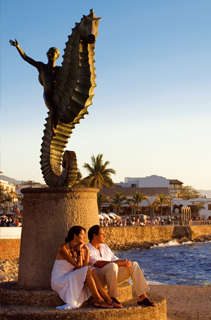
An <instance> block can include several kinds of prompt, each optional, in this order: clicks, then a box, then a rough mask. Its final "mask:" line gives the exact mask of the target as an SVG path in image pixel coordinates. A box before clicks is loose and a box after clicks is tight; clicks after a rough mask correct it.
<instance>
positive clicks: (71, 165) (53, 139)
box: [10, 10, 101, 187]
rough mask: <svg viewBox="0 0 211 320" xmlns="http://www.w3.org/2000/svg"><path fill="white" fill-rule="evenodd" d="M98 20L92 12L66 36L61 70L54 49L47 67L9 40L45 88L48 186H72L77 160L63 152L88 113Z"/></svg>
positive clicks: (43, 165) (45, 174)
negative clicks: (37, 73)
mask: <svg viewBox="0 0 211 320" xmlns="http://www.w3.org/2000/svg"><path fill="white" fill-rule="evenodd" d="M100 19H101V18H97V16H96V15H95V14H94V12H93V10H90V14H89V15H88V16H83V18H82V19H81V22H80V23H76V25H75V28H73V29H72V34H71V35H70V36H69V37H68V41H67V42H66V48H65V50H64V55H63V62H62V67H57V66H56V65H55V61H56V59H57V58H58V57H59V50H58V49H57V48H50V49H49V51H48V52H47V57H48V64H44V63H42V62H37V61H35V60H33V59H31V58H30V57H28V56H27V55H26V54H25V53H24V51H23V50H22V49H21V48H20V47H19V44H18V42H17V40H15V41H12V40H10V43H11V45H13V46H15V47H16V48H17V50H18V52H19V53H20V55H21V57H22V58H23V59H24V60H25V61H27V62H28V63H30V64H31V65H33V66H35V67H36V68H37V69H38V72H39V81H40V83H41V84H42V85H43V87H44V100H45V104H46V106H47V107H48V109H49V110H50V111H49V113H48V115H49V116H48V117H47V118H46V124H45V129H44V136H43V138H42V140H43V142H42V145H41V156H40V157H41V161H40V164H41V170H42V174H43V178H44V180H45V182H46V184H47V185H48V186H49V187H61V186H62V187H71V186H72V185H73V184H74V183H75V182H76V178H77V160H76V155H75V152H74V151H65V152H64V150H65V147H66V144H67V142H68V139H69V137H70V135H71V133H72V130H73V129H74V128H75V125H76V124H77V123H79V122H80V120H81V119H83V118H84V115H85V114H88V111H87V109H88V107H89V106H90V105H91V104H92V98H93V96H94V88H95V87H96V83H95V78H96V75H95V67H94V62H95V61H94V55H95V53H94V48H95V41H96V37H97V35H98V24H99V20H100Z"/></svg>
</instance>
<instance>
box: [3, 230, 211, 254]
mask: <svg viewBox="0 0 211 320" xmlns="http://www.w3.org/2000/svg"><path fill="white" fill-rule="evenodd" d="M103 229H104V232H105V234H106V243H107V244H108V245H111V244H119V245H124V244H129V243H130V244H132V243H141V242H144V241H146V242H151V241H160V240H162V241H163V240H164V241H171V240H174V239H183V238H185V239H187V240H190V241H193V240H194V239H195V238H197V237H200V236H203V235H209V234H211V225H199V226H165V227H163V226H147V227H119V228H118V227H104V228H103ZM15 237H16V238H15ZM20 237H21V227H14V228H12V227H10V228H5V227H1V228H0V259H17V258H19V251H20Z"/></svg>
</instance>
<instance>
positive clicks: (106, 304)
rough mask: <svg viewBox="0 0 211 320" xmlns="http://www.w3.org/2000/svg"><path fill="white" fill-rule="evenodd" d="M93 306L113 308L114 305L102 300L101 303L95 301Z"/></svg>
mask: <svg viewBox="0 0 211 320" xmlns="http://www.w3.org/2000/svg"><path fill="white" fill-rule="evenodd" d="M95 308H102V309H113V308H114V307H113V306H112V305H110V304H108V303H106V302H105V301H103V302H102V303H99V302H95Z"/></svg>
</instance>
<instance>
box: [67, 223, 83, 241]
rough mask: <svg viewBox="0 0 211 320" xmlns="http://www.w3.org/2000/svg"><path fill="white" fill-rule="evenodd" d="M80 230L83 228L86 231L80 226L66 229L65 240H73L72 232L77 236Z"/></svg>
mask: <svg viewBox="0 0 211 320" xmlns="http://www.w3.org/2000/svg"><path fill="white" fill-rule="evenodd" d="M81 230H84V231H85V232H86V229H85V228H83V227H81V226H74V227H72V228H70V230H69V231H68V235H67V238H66V239H65V242H70V241H71V240H73V238H74V234H76V235H77V236H78V235H79V233H80V232H81Z"/></svg>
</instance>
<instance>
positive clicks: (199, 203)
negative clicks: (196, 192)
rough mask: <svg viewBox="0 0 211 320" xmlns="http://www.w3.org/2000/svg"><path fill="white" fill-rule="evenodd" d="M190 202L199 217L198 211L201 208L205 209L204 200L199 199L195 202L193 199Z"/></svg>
mask: <svg viewBox="0 0 211 320" xmlns="http://www.w3.org/2000/svg"><path fill="white" fill-rule="evenodd" d="M192 204H193V206H195V209H196V212H197V215H198V216H199V217H200V211H201V210H202V209H205V206H204V204H205V202H204V201H200V202H197V203H195V202H194V201H192Z"/></svg>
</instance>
